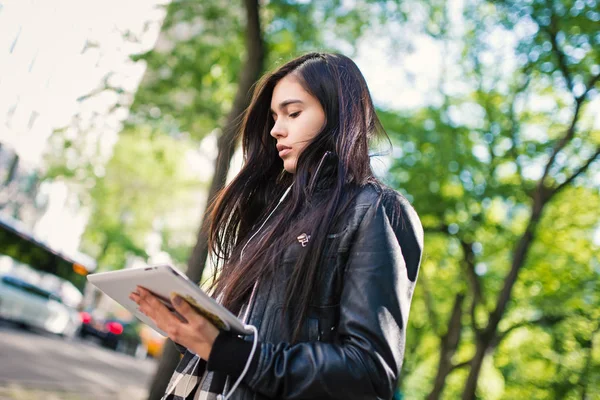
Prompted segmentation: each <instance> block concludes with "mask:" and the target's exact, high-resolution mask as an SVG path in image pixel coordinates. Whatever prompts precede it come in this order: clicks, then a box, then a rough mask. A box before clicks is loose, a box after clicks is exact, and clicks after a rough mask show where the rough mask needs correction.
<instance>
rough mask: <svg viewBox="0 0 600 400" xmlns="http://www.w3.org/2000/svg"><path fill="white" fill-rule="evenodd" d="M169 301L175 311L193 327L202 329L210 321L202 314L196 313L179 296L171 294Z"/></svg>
mask: <svg viewBox="0 0 600 400" xmlns="http://www.w3.org/2000/svg"><path fill="white" fill-rule="evenodd" d="M171 303H172V304H173V308H175V311H177V312H178V313H179V314H180V315H181V316H182V317H183V318H185V319H186V320H187V321H188V323H189V324H190V325H192V327H193V329H202V328H203V327H205V326H206V324H210V322H209V321H208V320H207V319H206V318H204V317H203V316H202V315H200V314H199V313H198V311H196V310H195V309H194V308H193V307H192V306H191V305H190V303H188V302H187V301H186V300H185V299H183V298H182V297H181V296H178V295H173V296H172V297H171Z"/></svg>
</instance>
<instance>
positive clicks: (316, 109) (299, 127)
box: [271, 75, 325, 174]
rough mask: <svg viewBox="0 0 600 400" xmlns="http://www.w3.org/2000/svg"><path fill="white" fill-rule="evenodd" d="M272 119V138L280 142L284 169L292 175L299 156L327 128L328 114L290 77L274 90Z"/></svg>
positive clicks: (295, 79) (278, 147)
mask: <svg viewBox="0 0 600 400" xmlns="http://www.w3.org/2000/svg"><path fill="white" fill-rule="evenodd" d="M271 115H272V116H273V119H274V120H275V125H274V126H273V129H271V136H273V137H274V138H275V139H277V150H278V151H279V157H281V158H282V159H283V168H284V169H285V170H286V171H287V172H289V173H291V174H293V173H295V172H296V163H297V161H298V156H300V153H301V152H302V150H304V148H305V147H306V146H307V145H308V143H310V141H311V140H312V139H313V138H314V137H315V136H317V134H318V133H319V132H320V131H321V129H322V128H323V126H324V125H325V112H324V111H323V107H321V103H319V101H318V100H317V98H316V97H314V96H312V95H311V94H309V93H308V92H307V91H306V90H304V88H303V87H302V85H300V83H298V78H296V77H295V76H293V75H287V76H286V77H284V78H283V79H281V80H280V81H279V82H278V83H277V85H275V88H274V89H273V97H272V98H271Z"/></svg>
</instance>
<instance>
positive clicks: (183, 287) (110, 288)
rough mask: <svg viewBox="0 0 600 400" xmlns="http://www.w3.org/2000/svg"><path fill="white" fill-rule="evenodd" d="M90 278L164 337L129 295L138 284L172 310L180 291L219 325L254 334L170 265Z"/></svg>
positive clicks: (182, 295) (90, 276)
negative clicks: (174, 295)
mask: <svg viewBox="0 0 600 400" xmlns="http://www.w3.org/2000/svg"><path fill="white" fill-rule="evenodd" d="M87 279H88V281H89V282H90V283H92V284H93V285H94V286H96V287H97V288H98V289H100V290H101V291H102V292H104V293H105V294H106V295H108V296H109V297H110V298H112V299H113V300H115V301H116V302H117V303H119V304H121V305H122V306H123V307H125V308H126V309H127V310H129V311H130V312H131V313H132V314H133V315H135V316H136V317H137V318H139V319H140V320H142V321H143V322H144V323H146V324H148V325H149V326H150V327H152V328H153V329H154V330H156V331H157V332H159V333H160V334H162V335H164V336H168V335H167V334H166V333H165V332H163V331H162V330H161V329H159V328H158V327H157V326H156V325H155V324H154V322H152V320H151V319H150V318H148V317H147V316H145V315H144V314H142V313H141V312H139V311H138V309H137V307H138V306H137V304H136V303H135V302H134V301H133V300H131V299H130V298H129V294H130V293H131V292H134V291H136V287H137V286H141V287H143V288H146V289H148V290H149V291H150V292H152V293H153V294H154V295H155V296H156V297H158V298H159V299H160V300H161V301H162V303H163V304H165V305H166V306H167V308H169V309H170V310H171V311H173V312H175V310H174V308H173V306H172V305H171V296H172V295H173V294H178V295H179V296H181V297H182V298H184V299H185V300H187V301H188V303H190V304H191V305H192V306H193V307H194V308H195V309H196V310H197V311H198V313H200V314H201V315H203V316H204V317H205V318H207V319H208V320H209V321H211V322H212V323H213V324H214V325H215V326H216V327H217V328H219V329H224V330H227V331H232V332H234V333H237V334H240V335H249V334H252V331H251V330H249V329H246V328H244V324H243V323H242V321H240V320H239V319H238V318H237V317H236V316H235V315H233V314H232V313H231V312H230V311H229V310H227V309H226V308H225V307H223V306H222V305H220V304H219V303H217V302H216V301H215V300H214V299H213V298H212V297H210V296H209V295H207V294H206V293H205V292H204V291H203V290H202V289H200V287H199V286H198V285H196V284H195V283H194V282H192V281H191V280H190V279H189V278H188V277H187V276H185V275H184V274H183V273H181V272H180V271H178V270H177V269H175V268H173V267H171V266H169V265H158V266H152V267H147V268H133V269H124V270H119V271H110V272H99V273H97V274H90V275H88V277H87Z"/></svg>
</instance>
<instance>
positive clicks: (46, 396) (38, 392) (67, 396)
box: [0, 383, 148, 400]
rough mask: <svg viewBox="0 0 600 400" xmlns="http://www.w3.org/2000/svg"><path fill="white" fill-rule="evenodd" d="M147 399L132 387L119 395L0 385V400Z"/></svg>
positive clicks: (143, 392)
mask: <svg viewBox="0 0 600 400" xmlns="http://www.w3.org/2000/svg"><path fill="white" fill-rule="evenodd" d="M147 398H148V395H147V393H146V392H145V391H140V390H139V389H136V388H133V387H132V388H125V389H123V391H122V392H119V393H94V392H84V391H81V390H79V391H70V390H65V389H61V388H41V387H40V388H33V387H27V386H24V385H22V384H16V383H10V384H1V385H0V400H38V399H39V400H41V399H43V400H108V399H116V400H121V399H122V400H126V399H127V400H146V399H147Z"/></svg>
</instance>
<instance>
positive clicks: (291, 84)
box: [271, 75, 312, 110]
mask: <svg viewBox="0 0 600 400" xmlns="http://www.w3.org/2000/svg"><path fill="white" fill-rule="evenodd" d="M288 99H298V100H302V101H303V102H305V103H307V102H310V101H311V99H312V96H311V95H310V94H309V93H308V92H307V91H306V90H304V88H303V87H302V85H300V83H299V82H298V78H296V77H295V76H293V75H287V76H285V77H283V78H282V79H281V80H280V81H279V82H277V85H275V88H273V96H272V97H271V109H273V110H275V109H277V108H278V107H279V104H280V103H281V102H283V101H285V100H288Z"/></svg>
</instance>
